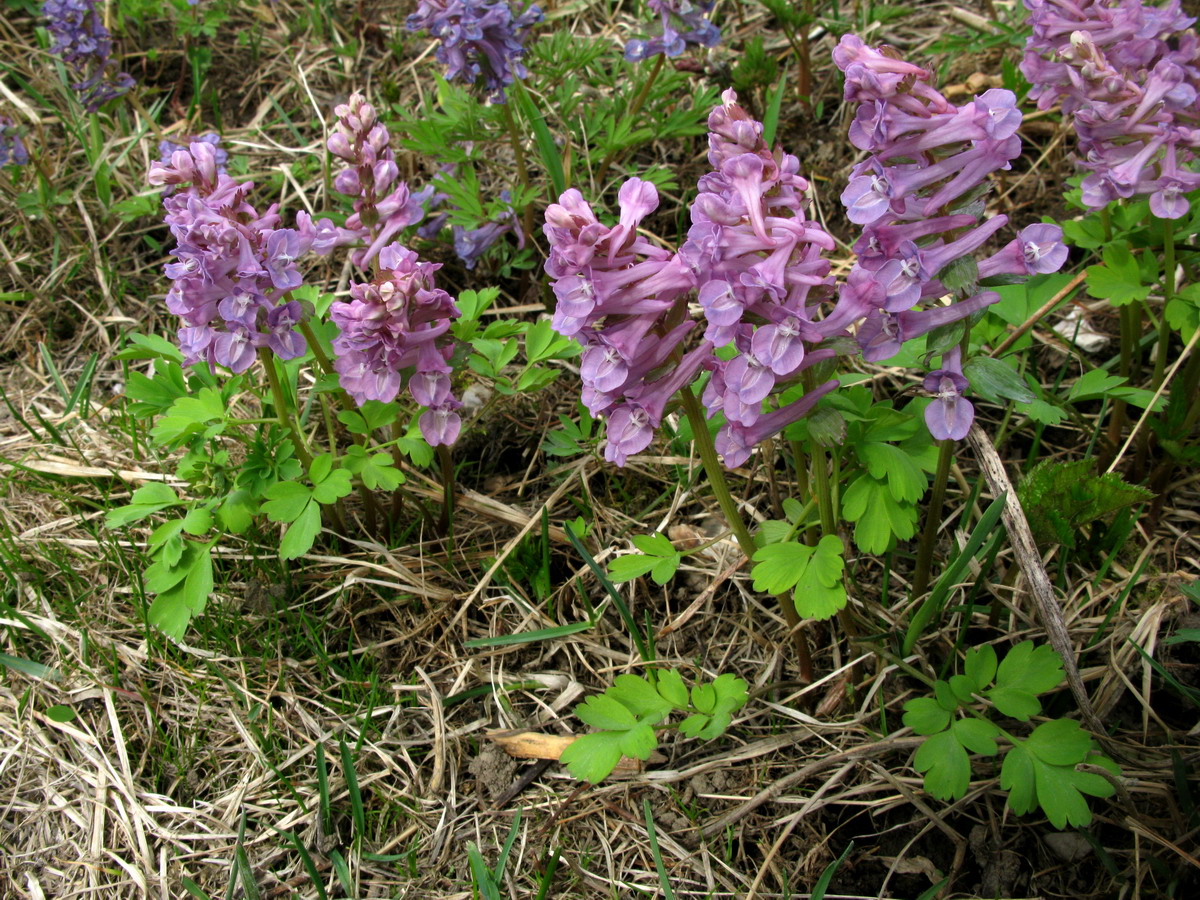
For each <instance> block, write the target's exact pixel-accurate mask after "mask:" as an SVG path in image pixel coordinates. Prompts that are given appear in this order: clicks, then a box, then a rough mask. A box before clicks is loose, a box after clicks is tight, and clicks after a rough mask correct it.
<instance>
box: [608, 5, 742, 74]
mask: <svg viewBox="0 0 1200 900" xmlns="http://www.w3.org/2000/svg"><path fill="white" fill-rule="evenodd" d="M646 5H647V6H649V7H650V10H651V12H654V13H657V14H658V17H659V23H658V31H659V34H657V35H656V36H654V37H652V38H650V40H647V41H643V40H632V41H630V42H629V43H627V44H626V45H625V58H626V59H627V60H629V61H630V62H637V61H639V60H643V59H648V58H649V57H651V56H657V55H658V54H660V53H661V54H662V55H664V56H669V57H676V56H680V55H681V54H682V53H683V51H684V50H686V49H687V45H688V44H693V45H697V46H700V47H713V46H715V45H716V44H718V43H719V42H720V40H721V30H720V29H719V28H717V26H716V25H714V24H713V23H712V22H710V21H709V20H708V13H709V12H711V11H712V8H713V3H712V0H707V2H703V0H702V2H699V3H692V2H691V0H647V4H646Z"/></svg>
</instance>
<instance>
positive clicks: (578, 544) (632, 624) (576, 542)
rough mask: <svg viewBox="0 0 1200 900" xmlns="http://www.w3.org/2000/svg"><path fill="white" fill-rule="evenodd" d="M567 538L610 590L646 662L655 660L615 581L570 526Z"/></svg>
mask: <svg viewBox="0 0 1200 900" xmlns="http://www.w3.org/2000/svg"><path fill="white" fill-rule="evenodd" d="M565 531H566V534H567V539H568V540H570V542H571V546H572V547H574V548H575V552H577V553H578V554H579V555H580V556H582V557H583V561H584V562H586V563H587V565H588V568H589V569H591V570H592V574H593V575H595V576H596V578H598V579H599V580H600V584H602V585H603V586H604V590H605V591H607V592H608V596H610V597H612V601H613V603H614V604H616V607H617V611H618V612H620V614H621V618H622V619H623V620H624V621H625V627H626V628H628V629H629V636H630V637H631V638H632V639H633V643H634V645H635V646H636V647H637V649H638V653H639V654H640V655H641V657H642V659H643V660H644V661H645V662H653V660H654V657H653V656H652V655H651V653H650V648H649V647H648V646H647V645H646V637H645V635H643V634H642V629H641V628H639V627H638V624H637V621H636V620H635V619H634V618H633V614H632V613H630V611H629V606H628V605H627V604H626V603H625V598H623V597H622V596H621V594H620V593H619V592H618V591H617V589H616V588H615V587H614V586H613V583H612V582H611V581H609V580H608V575H607V574H606V573H605V571H604V570H603V569H602V568H600V564H599V563H598V562H596V560H595V559H593V558H592V554H590V553H588V551H587V548H586V547H585V546H583V541H581V540H580V539H579V537H578V535H576V534H575V532H574V531H572V530H571V529H570V528H567V529H565Z"/></svg>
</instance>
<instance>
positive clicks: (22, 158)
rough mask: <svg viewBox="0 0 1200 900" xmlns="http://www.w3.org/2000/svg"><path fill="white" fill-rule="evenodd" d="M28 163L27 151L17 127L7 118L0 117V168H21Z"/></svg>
mask: <svg viewBox="0 0 1200 900" xmlns="http://www.w3.org/2000/svg"><path fill="white" fill-rule="evenodd" d="M28 162H29V151H27V150H26V149H25V144H24V143H23V142H22V141H21V135H20V134H18V133H17V126H16V125H14V124H13V121H12V119H10V118H8V117H7V116H0V168H3V167H4V166H9V165H12V166H23V165H25V164H26V163H28Z"/></svg>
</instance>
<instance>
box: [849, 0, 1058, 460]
mask: <svg viewBox="0 0 1200 900" xmlns="http://www.w3.org/2000/svg"><path fill="white" fill-rule="evenodd" d="M1064 2H1065V0H1064ZM834 62H835V63H836V64H837V65H838V67H839V68H841V69H842V71H843V72H844V73H845V75H846V89H845V97H846V99H847V100H848V101H853V102H856V103H857V104H858V109H857V113H856V115H855V120H854V125H853V126H852V127H851V129H850V138H851V141H852V142H853V143H854V144H855V146H857V147H859V148H860V149H862V150H866V151H867V152H868V156H867V158H866V159H865V160H864V161H863V162H861V163H860V164H859V165H857V166H856V167H855V168H854V170H853V173H852V178H851V180H850V183H849V185H848V186H847V188H846V190H845V191H843V193H842V203H843V204H844V205H845V206H846V209H847V214H848V216H849V218H850V220H851V221H852V222H855V223H857V224H859V225H862V226H863V234H862V237H861V238H860V239H859V240H858V241H857V242H856V244H855V250H856V251H857V253H858V258H857V260H856V262H855V265H854V268H853V269H852V270H851V272H850V274H849V276H848V278H847V280H846V282H845V283H844V285H843V286H842V288H841V294H840V298H839V300H840V302H839V305H840V306H842V305H844V306H845V309H846V312H845V313H843V314H841V317H842V318H845V317H846V316H847V315H849V313H850V312H852V311H858V312H861V313H862V314H864V315H865V317H866V318H865V319H864V321H863V322H862V324H861V325H860V326H859V327H858V329H857V330H856V333H855V337H856V339H857V340H858V343H859V345H860V347H861V348H862V352H863V358H864V359H866V360H867V361H869V362H880V361H883V360H886V359H890V358H891V357H892V356H894V355H896V354H897V353H899V352H900V348H901V346H902V345H903V344H904V342H905V341H908V340H911V339H913V338H915V337H919V336H921V335H923V334H927V333H929V332H930V331H932V330H933V329H935V328H938V327H942V326H945V325H950V324H953V323H955V322H959V321H962V320H963V319H965V318H967V317H968V316H970V315H972V314H973V313H976V312H978V311H980V310H982V309H983V308H985V307H986V306H988V305H990V304H992V303H994V302H996V301H997V300H999V299H1000V297H999V295H998V294H996V293H994V292H991V291H981V290H979V288H978V286H977V283H978V279H980V278H987V277H995V276H999V275H1005V276H1012V275H1017V276H1021V275H1025V276H1027V275H1032V274H1042V273H1048V272H1054V271H1057V270H1058V269H1059V268H1060V267H1061V266H1062V264H1063V263H1064V262H1065V261H1066V258H1067V248H1066V246H1065V245H1064V244H1063V243H1062V231H1061V229H1060V228H1059V227H1058V226H1057V225H1048V224H1047V225H1031V226H1029V227H1028V228H1026V229H1024V230H1022V231H1021V233H1020V234H1019V235H1018V237H1017V240H1015V241H1012V242H1011V243H1009V244H1008V245H1007V246H1005V247H1003V248H1002V249H1001V250H999V251H997V252H996V253H994V254H992V255H991V256H989V257H988V258H986V259H984V260H982V261H981V262H978V263H974V262H973V260H972V258H973V256H974V255H975V254H976V253H977V252H978V251H979V250H980V249H982V248H983V247H984V245H985V244H986V243H987V242H989V241H990V240H991V239H992V238H993V237H994V236H995V235H996V234H997V233H998V232H999V231H1000V229H1001V228H1003V227H1004V226H1005V225H1006V224H1007V222H1008V219H1007V217H1006V216H1003V215H997V216H992V217H987V216H983V215H981V213H980V211H981V209H982V205H981V204H980V203H979V199H980V198H981V197H982V195H983V194H985V193H986V191H987V189H988V187H987V180H988V177H989V176H990V175H991V174H992V173H993V172H995V171H997V170H1000V169H1007V168H1009V165H1010V162H1011V160H1012V159H1014V158H1015V157H1016V156H1018V155H1019V154H1020V152H1021V142H1020V138H1018V137H1017V135H1016V131H1017V129H1018V128H1019V127H1020V124H1021V114H1020V112H1019V110H1018V109H1017V107H1016V97H1015V95H1013V94H1012V92H1011V91H1002V90H989V91H986V92H985V93H983V94H980V95H979V96H977V97H975V98H974V99H973V100H972V101H970V102H968V103H965V104H963V105H962V106H955V105H954V104H952V103H950V102H949V101H948V100H946V99H945V97H943V96H942V95H941V94H940V93H939V92H938V91H937V90H936V89H935V88H934V87H933V86H932V85H931V84H930V78H931V76H930V73H929V72H928V71H926V70H925V69H922V68H920V67H917V66H914V65H912V64H910V63H907V62H904V61H903V60H900V59H897V58H896V56H895V54H894V52H893V51H892V50H890V48H883V49H874V48H870V47H868V46H866V45H865V44H864V43H863V42H862V40H861V39H859V38H858V37H856V36H854V35H846V36H844V37H843V38H842V40H841V42H840V43H839V45H838V47H837V49H836V50H835V51H834ZM963 260H972V261H971V262H968V263H965V264H964V263H963V262H962V261H963ZM972 266H974V267H975V269H976V270H977V274H974V273H972V272H971V268H972ZM956 270H957V271H956ZM952 271H953V272H955V279H954V280H953V282H952V283H953V284H955V287H956V289H955V290H953V291H952V290H951V289H950V288H948V287H947V285H946V284H945V283H943V281H942V278H943V277H945V278H946V279H947V280H948V281H950V280H951V279H950V276H949V275H947V274H946V273H948V272H952ZM964 271H965V272H966V273H967V274H966V275H963V274H962V273H963V272H964ZM947 294H954V295H956V300H955V302H952V303H950V304H949V305H945V304H944V303H943V302H942V298H944V297H945V296H946V295H947ZM929 304H933V305H932V306H930V305H929ZM923 306H924V307H925V308H922V307H923ZM831 318H833V319H837V318H838V311H836V310H835V314H834V316H832V317H831ZM948 357H949V354H948ZM957 364H958V363H954V362H946V363H944V365H943V370H942V373H943V374H939V378H938V380H937V381H936V385H937V387H936V392H937V393H938V395H939V397H941V398H942V400H941V401H939V403H938V405H936V406H934V407H933V408H934V410H935V413H938V414H939V415H941V419H940V422H941V424H939V426H938V430H937V433H939V434H940V433H941V432H945V433H946V434H950V433H953V434H955V435H959V433H960V432H961V433H962V434H965V432H966V429H967V428H968V427H969V426H970V417H971V415H972V411H971V406H970V404H969V403H967V402H966V401H965V400H964V401H961V402H960V403H958V404H957V405H956V404H953V403H951V399H950V396H949V394H948V393H947V391H948V390H949V388H948V387H944V386H945V385H950V384H958V383H959V382H958V381H957V380H956V379H961V382H962V383H961V385H959V392H960V393H961V390H965V388H966V386H967V385H966V380H965V379H962V378H961V372H958V373H957V374H956V373H955V372H954V371H953V365H957ZM945 373H949V374H945ZM930 377H931V378H932V376H930ZM929 383H932V382H927V384H929ZM930 390H934V388H930ZM943 395H944V396H943ZM951 413H952V415H951V417H950V419H949V420H948V419H947V415H948V414H951ZM947 421H950V424H949V425H947V424H946V423H947ZM964 422H965V424H964ZM951 425H952V426H953V427H951ZM942 426H945V427H942ZM956 439H957V438H956Z"/></svg>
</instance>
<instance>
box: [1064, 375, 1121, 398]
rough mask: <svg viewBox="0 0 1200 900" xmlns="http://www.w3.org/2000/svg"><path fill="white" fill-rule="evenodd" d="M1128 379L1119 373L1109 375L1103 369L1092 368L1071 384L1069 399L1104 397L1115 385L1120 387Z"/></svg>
mask: <svg viewBox="0 0 1200 900" xmlns="http://www.w3.org/2000/svg"><path fill="white" fill-rule="evenodd" d="M1127 380H1128V379H1125V378H1122V377H1121V376H1119V375H1109V374H1108V373H1107V372H1106V371H1104V370H1103V369H1090V370H1089V371H1087V372H1084V373H1083V374H1082V375H1080V376H1079V378H1077V379H1076V380H1075V383H1074V384H1073V385H1071V390H1070V391H1069V392H1068V393H1067V400H1069V401H1071V402H1072V403H1074V402H1075V401H1077V400H1094V399H1096V398H1099V397H1103V396H1104V395H1105V394H1107V393H1108V392H1109V391H1111V390H1112V389H1113V388H1115V387H1120V386H1121V385H1123V384H1124V383H1125V382H1126V381H1127Z"/></svg>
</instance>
